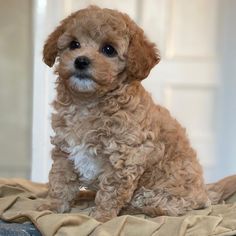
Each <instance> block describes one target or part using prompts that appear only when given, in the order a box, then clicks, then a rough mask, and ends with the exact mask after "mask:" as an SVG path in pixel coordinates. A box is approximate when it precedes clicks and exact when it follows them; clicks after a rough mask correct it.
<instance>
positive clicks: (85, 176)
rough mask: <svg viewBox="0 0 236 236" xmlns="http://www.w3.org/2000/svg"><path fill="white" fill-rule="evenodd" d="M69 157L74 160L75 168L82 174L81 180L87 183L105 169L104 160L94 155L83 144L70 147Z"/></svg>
mask: <svg viewBox="0 0 236 236" xmlns="http://www.w3.org/2000/svg"><path fill="white" fill-rule="evenodd" d="M69 159H70V160H71V161H73V162H74V166H75V169H76V171H78V173H79V175H80V180H81V181H84V182H85V183H90V182H92V181H93V180H95V179H96V178H97V177H98V176H99V174H100V173H101V172H102V171H103V165H104V162H103V161H101V160H99V158H96V157H94V156H92V155H91V154H90V153H89V152H88V151H87V149H86V148H85V147H84V146H82V145H78V146H75V147H73V148H72V147H71V148H70V156H69Z"/></svg>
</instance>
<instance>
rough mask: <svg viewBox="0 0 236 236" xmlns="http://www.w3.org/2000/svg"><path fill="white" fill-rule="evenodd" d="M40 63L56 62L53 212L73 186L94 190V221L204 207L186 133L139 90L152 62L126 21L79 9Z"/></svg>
mask: <svg viewBox="0 0 236 236" xmlns="http://www.w3.org/2000/svg"><path fill="white" fill-rule="evenodd" d="M43 54H44V58H43V59H44V62H45V63H46V64H47V65H48V66H50V67H52V66H53V65H54V63H55V61H56V59H57V65H56V69H55V71H56V74H57V75H58V79H57V83H56V90H57V97H56V99H55V101H54V103H53V107H54V109H55V113H54V114H53V115H52V127H53V130H54V131H55V136H54V137H53V138H52V144H53V145H54V149H53V151H52V159H53V165H52V169H51V171H50V174H49V196H50V198H51V202H52V205H51V208H53V209H54V210H56V211H57V212H67V211H69V210H70V208H71V205H72V203H73V201H74V200H75V199H76V198H77V195H78V193H79V191H80V189H81V187H86V188H87V189H90V190H93V191H96V197H95V204H96V208H95V209H94V211H93V212H92V216H93V217H95V218H96V219H97V220H99V221H107V220H109V219H111V218H113V217H115V216H117V215H118V214H119V213H120V212H121V211H123V212H126V213H134V212H136V213H138V212H139V213H144V214H147V215H149V216H152V217H154V216H159V215H171V216H177V215H182V214H184V213H185V212H186V211H189V210H192V209H199V208H204V207H207V206H209V205H210V204H211V202H210V200H209V196H208V195H209V194H208V192H207V187H206V186H205V184H204V181H203V174H202V168H201V166H200V164H199V162H198V160H197V158H196V152H195V151H194V150H193V148H192V147H191V145H190V143H189V140H188V138H187V136H186V133H185V129H184V128H183V127H182V126H181V125H180V124H179V123H178V122H177V121H176V120H175V119H174V118H172V116H171V115H170V113H169V111H168V110H167V109H165V108H163V107H161V106H159V105H155V104H154V103H153V100H152V98H151V96H150V95H149V93H148V92H146V91H145V89H144V88H143V86H142V85H141V81H142V80H143V79H145V78H146V77H147V76H148V74H149V72H150V70H151V69H152V68H153V67H154V66H155V65H156V64H157V63H158V62H159V61H160V55H159V52H158V50H157V49H156V47H155V45H154V44H153V43H151V42H149V41H148V39H147V38H146V37H145V35H144V33H143V30H142V29H140V28H139V27H138V26H137V25H136V24H135V23H134V21H132V20H131V19H130V18H129V17H128V15H126V14H122V13H120V12H118V11H115V10H110V9H101V8H98V7H95V6H91V7H88V8H86V9H83V10H79V11H77V12H75V13H73V14H72V15H70V16H69V17H67V18H66V19H64V20H63V21H62V22H61V24H60V25H59V26H58V27H57V28H56V29H55V31H54V32H52V33H51V35H49V37H48V39H47V41H46V43H45V46H44V50H43ZM211 189H213V188H212V186H211ZM218 191H219V190H218ZM213 192H214V191H213ZM214 194H215V192H214ZM214 194H213V195H214ZM214 197H215V199H217V200H215V202H218V201H219V200H220V199H219V197H218V195H216V194H215V195H214Z"/></svg>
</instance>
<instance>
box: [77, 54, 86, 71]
mask: <svg viewBox="0 0 236 236" xmlns="http://www.w3.org/2000/svg"><path fill="white" fill-rule="evenodd" d="M74 65H75V68H76V69H79V70H84V69H87V68H88V67H89V65H90V60H89V58H88V57H85V56H81V57H77V58H76V59H75V62H74Z"/></svg>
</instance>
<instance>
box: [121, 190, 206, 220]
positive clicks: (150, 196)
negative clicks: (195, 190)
mask: <svg viewBox="0 0 236 236" xmlns="http://www.w3.org/2000/svg"><path fill="white" fill-rule="evenodd" d="M209 204H210V201H209V200H208V199H207V198H206V200H204V201H202V202H198V203H197V202H196V201H194V200H192V199H191V198H190V197H189V198H183V197H179V196H174V195H172V194H170V193H168V192H167V191H166V190H164V189H156V190H149V189H146V188H144V187H141V188H140V189H139V190H138V191H137V192H136V193H135V194H134V196H133V198H132V201H131V204H130V205H129V207H128V208H127V209H126V210H125V212H126V213H128V211H129V209H130V210H131V211H134V209H136V211H137V212H139V213H143V214H145V215H148V216H150V217H156V216H161V215H168V216H179V215H184V214H185V213H186V212H187V211H189V210H193V209H200V208H205V207H207V206H209ZM134 212H135V211H134Z"/></svg>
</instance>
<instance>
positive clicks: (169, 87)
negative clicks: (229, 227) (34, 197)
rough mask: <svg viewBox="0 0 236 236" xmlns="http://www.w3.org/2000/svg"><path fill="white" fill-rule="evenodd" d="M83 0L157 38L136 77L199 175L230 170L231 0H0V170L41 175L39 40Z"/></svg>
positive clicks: (234, 146) (233, 96)
mask: <svg viewBox="0 0 236 236" xmlns="http://www.w3.org/2000/svg"><path fill="white" fill-rule="evenodd" d="M90 4H96V5H99V6H101V7H108V8H113V9H118V10H121V11H123V12H126V13H128V14H129V15H130V16H131V17H132V18H133V19H134V20H135V21H136V22H137V23H138V24H139V25H140V26H141V27H142V28H143V29H144V31H145V32H146V34H147V36H148V37H149V38H150V40H151V41H153V42H155V43H156V44H157V45H158V48H159V49H160V51H161V56H162V61H161V63H160V64H159V65H157V66H156V67H155V68H154V69H153V70H152V72H151V74H150V76H149V77H148V79H146V80H145V81H143V84H144V86H145V87H146V88H147V90H149V91H150V93H151V94H152V96H153V98H154V100H155V101H156V102H158V103H160V104H162V105H164V106H166V107H168V109H170V111H171V112H172V114H173V115H174V116H175V117H176V118H177V119H178V120H179V121H180V122H181V123H182V124H183V125H184V126H185V127H186V128H187V133H188V135H189V138H190V140H191V143H192V145H193V146H194V148H195V149H196V150H197V152H198V157H199V160H200V162H201V164H202V165H203V168H204V173H205V179H206V181H207V182H211V181H215V180H217V179H219V178H222V177H224V176H226V175H230V174H235V173H236V92H235V89H236V27H235V22H236V1H235V0H224V1H220V0H209V1H206V0H178V1H177V0H129V1H127V0H113V1H110V0H96V1H95V0H94V1H92V0H8V1H5V0H0V30H1V31H0V32H1V34H0V114H1V115H0V150H1V155H0V177H23V178H28V179H32V180H34V181H39V182H46V181H47V175H48V170H49V168H50V165H51V161H50V149H51V146H50V141H49V136H50V134H51V132H52V131H51V128H50V113H51V107H50V105H49V104H50V102H51V101H52V99H53V97H54V86H53V82H54V81H55V76H54V75H53V72H52V70H50V69H49V68H48V67H47V66H46V65H44V64H43V62H42V48H43V43H44V41H45V39H46V37H47V35H48V34H49V33H50V32H51V31H52V30H53V29H54V28H55V26H56V25H57V24H58V22H59V21H60V20H61V19H63V18H64V17H65V16H67V15H68V14H70V13H71V12H73V11H75V10H78V9H81V8H83V7H86V6H88V5H90ZM140 53H142V52H140Z"/></svg>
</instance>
